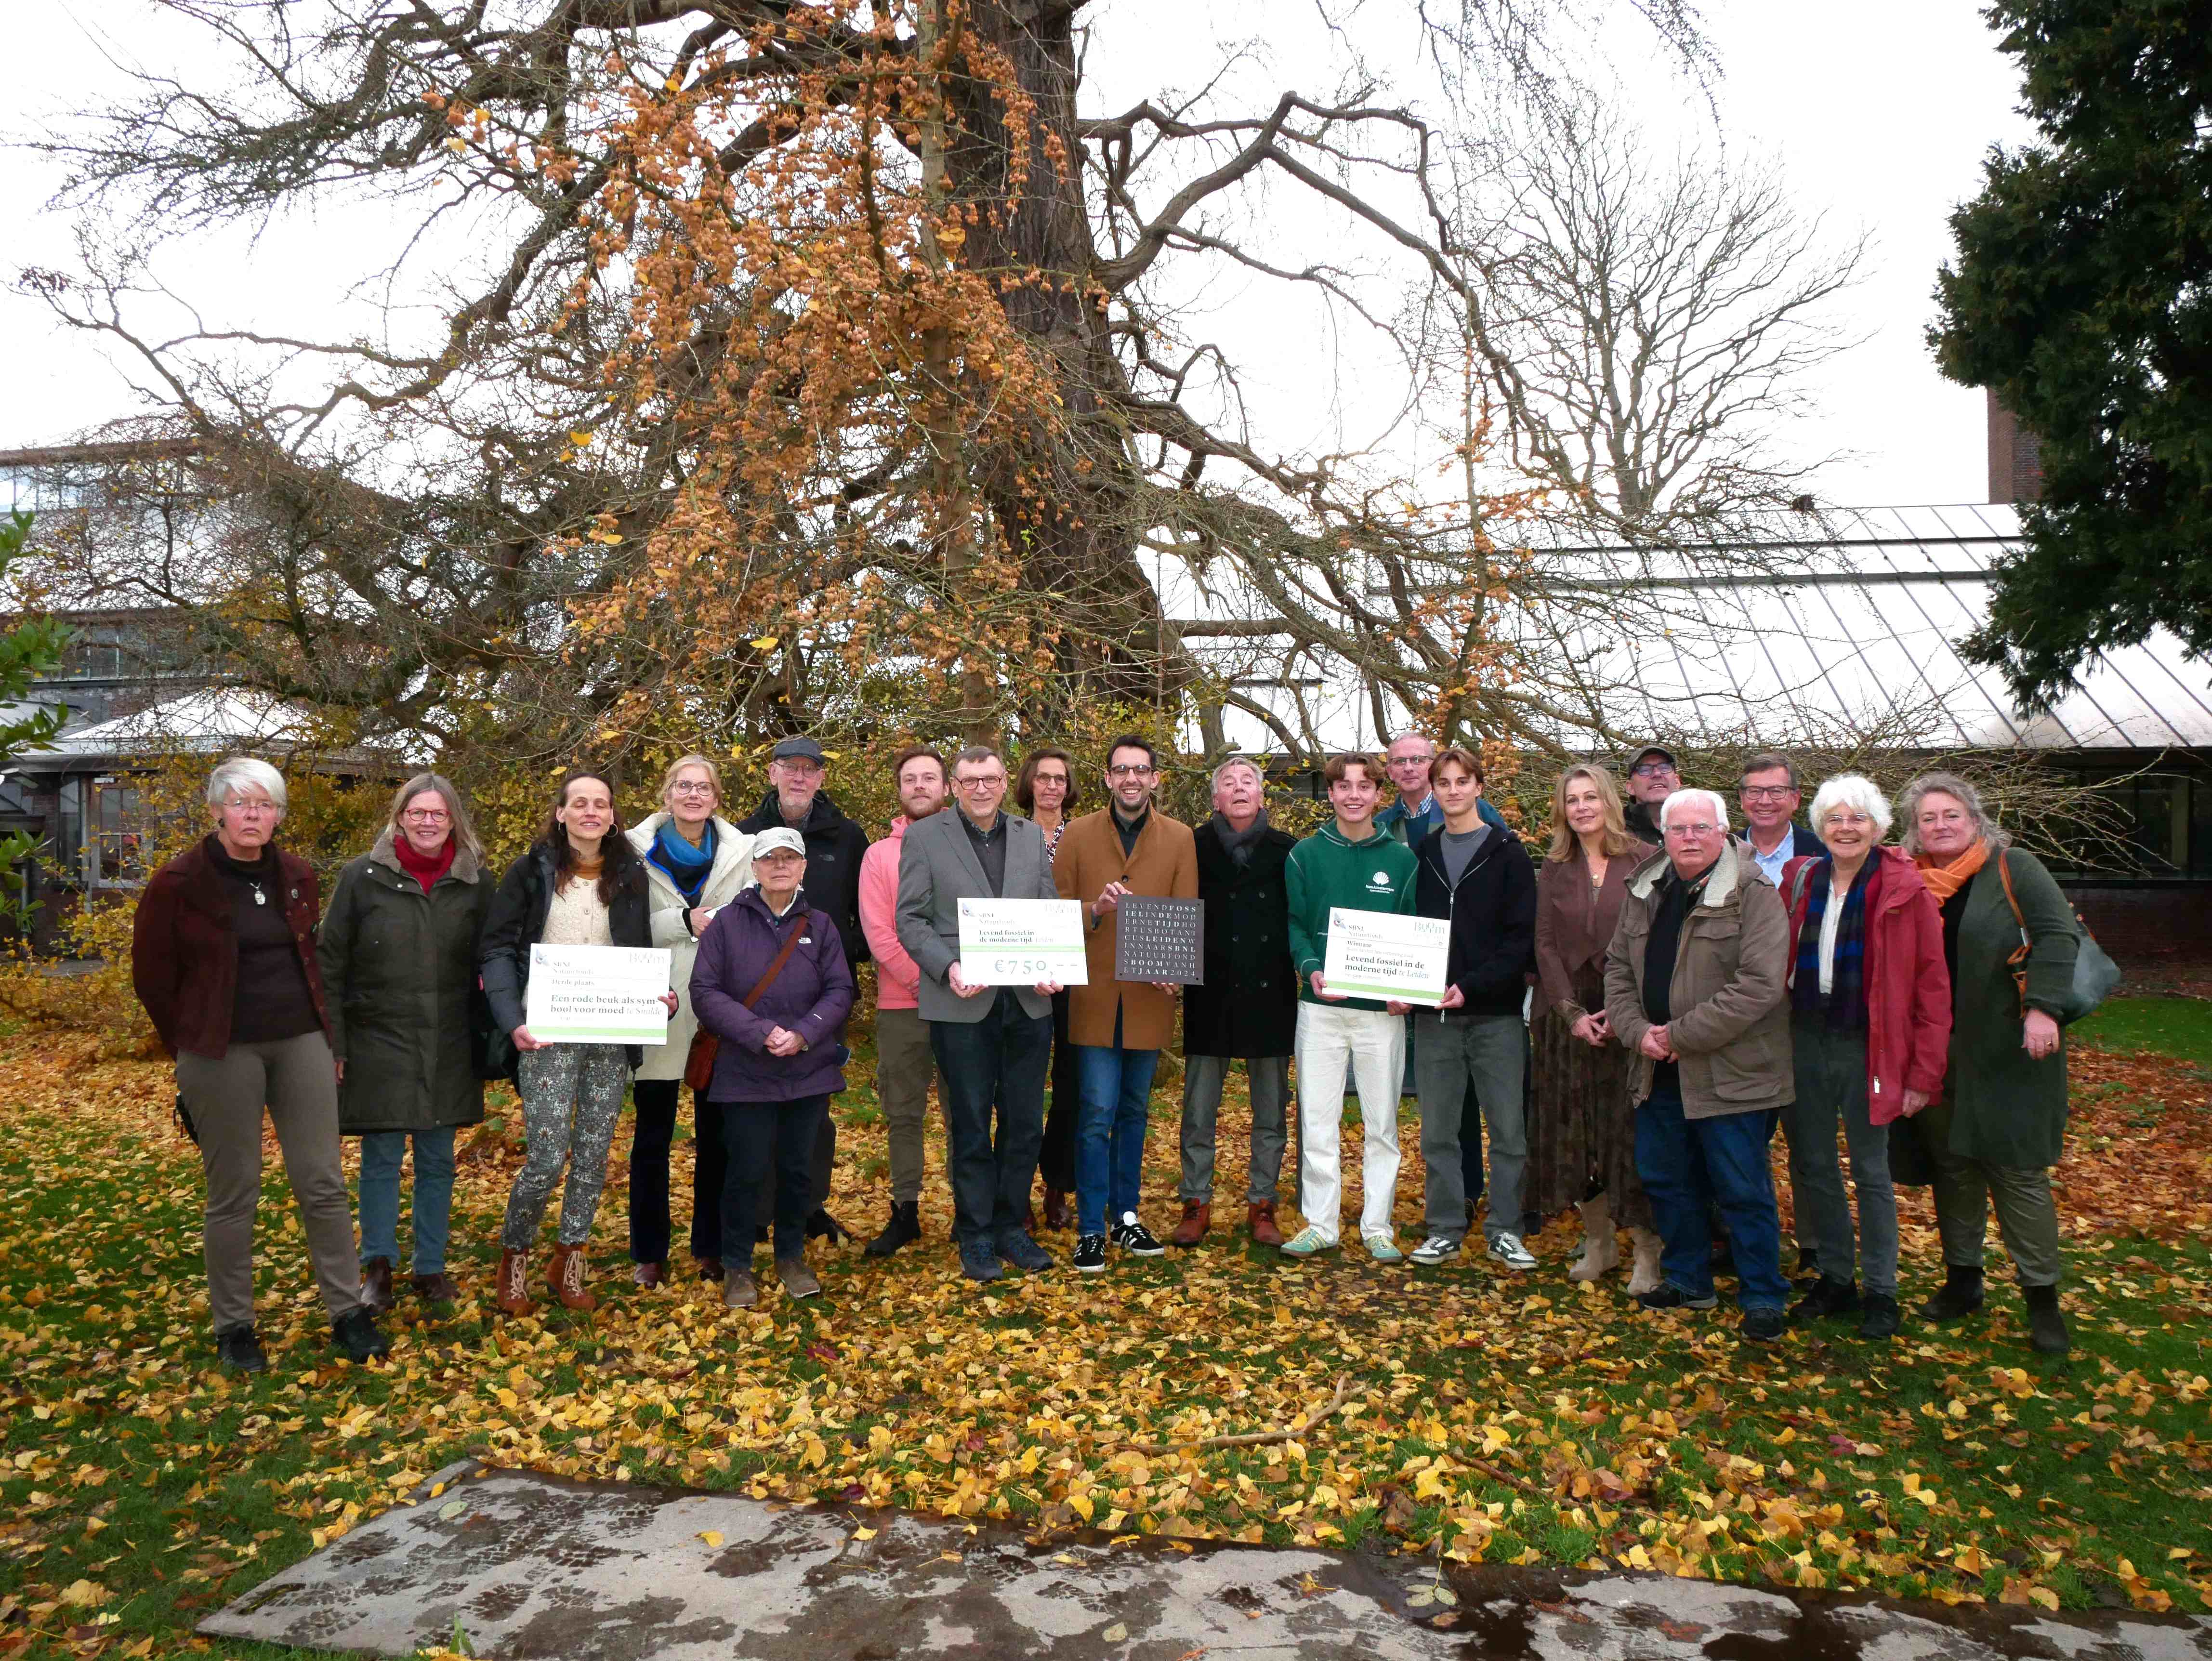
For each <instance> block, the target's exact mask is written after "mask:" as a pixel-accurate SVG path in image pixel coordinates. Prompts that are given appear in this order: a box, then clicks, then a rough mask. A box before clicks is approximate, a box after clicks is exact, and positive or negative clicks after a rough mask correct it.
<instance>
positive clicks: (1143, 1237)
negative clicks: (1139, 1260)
mask: <svg viewBox="0 0 2212 1661" xmlns="http://www.w3.org/2000/svg"><path fill="white" fill-rule="evenodd" d="M1107 1238H1109V1239H1110V1240H1111V1241H1113V1243H1114V1244H1115V1245H1117V1246H1119V1247H1121V1250H1124V1251H1126V1252H1127V1253H1128V1254H1129V1255H1130V1256H1132V1257H1164V1256H1167V1253H1168V1249H1167V1248H1166V1247H1165V1246H1164V1245H1162V1244H1160V1243H1159V1241H1158V1240H1157V1239H1156V1238H1153V1235H1152V1230H1150V1229H1149V1228H1146V1226H1144V1225H1143V1224H1142V1223H1140V1222H1139V1221H1138V1220H1137V1214H1136V1213H1135V1212H1133V1211H1125V1212H1123V1213H1122V1214H1121V1221H1120V1222H1118V1223H1116V1224H1115V1225H1114V1226H1113V1227H1112V1228H1111V1229H1109V1230H1108V1231H1107Z"/></svg>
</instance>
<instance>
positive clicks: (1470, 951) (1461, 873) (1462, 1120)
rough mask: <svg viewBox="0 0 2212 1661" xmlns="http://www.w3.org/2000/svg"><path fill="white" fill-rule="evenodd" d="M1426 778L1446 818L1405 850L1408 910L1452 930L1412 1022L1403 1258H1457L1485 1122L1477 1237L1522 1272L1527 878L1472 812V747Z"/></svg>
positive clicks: (1532, 889) (1527, 1264)
mask: <svg viewBox="0 0 2212 1661" xmlns="http://www.w3.org/2000/svg"><path fill="white" fill-rule="evenodd" d="M1434 784H1435V788H1436V793H1437V800H1438V801H1439V802H1441V803H1442V804H1443V810H1444V822H1443V828H1442V829H1441V830H1440V831H1436V832H1434V833H1432V834H1431V836H1430V837H1428V839H1427V840H1426V841H1425V842H1424V843H1422V844H1421V851H1420V852H1419V854H1418V855H1415V856H1414V858H1415V861H1416V874H1415V877H1414V887H1413V909H1414V910H1415V912H1416V913H1417V914H1418V915H1419V916H1424V917H1436V918H1440V919H1444V920H1447V921H1449V923H1450V925H1451V935H1450V948H1449V952H1448V954H1447V956H1446V958H1445V969H1444V974H1445V987H1444V995H1443V1003H1442V1004H1441V1005H1439V1006H1438V1007H1436V1008H1434V1009H1423V1010H1419V1011H1418V1012H1416V1013H1415V1015H1414V1018H1413V1019H1414V1024H1415V1025H1416V1026H1417V1027H1418V1028H1419V1031H1420V1035H1421V1037H1420V1051H1419V1054H1420V1066H1419V1085H1420V1096H1421V1157H1422V1159H1424V1161H1425V1163H1426V1165H1427V1167H1428V1190H1427V1213H1428V1235H1427V1238H1425V1239H1424V1240H1423V1241H1422V1243H1421V1244H1420V1245H1419V1247H1417V1248H1416V1249H1415V1250H1413V1253H1412V1256H1413V1261H1414V1262H1417V1263H1425V1264H1431V1265H1433V1264H1437V1263H1441V1262H1445V1261H1446V1260H1447V1259H1449V1258H1450V1257H1452V1256H1455V1255H1457V1253H1458V1251H1459V1250H1460V1244H1461V1241H1462V1238H1464V1237H1465V1235H1466V1233H1467V1229H1468V1202H1467V1192H1466V1188H1465V1185H1464V1178H1463V1177H1462V1171H1463V1170H1464V1168H1465V1162H1466V1159H1467V1158H1468V1156H1470V1155H1471V1154H1472V1153H1473V1151H1474V1148H1475V1147H1480V1145H1481V1141H1482V1121H1483V1120H1485V1119H1487V1120H1488V1121H1489V1122H1490V1181H1489V1183H1488V1184H1487V1187H1488V1190H1489V1194H1490V1212H1489V1215H1488V1217H1487V1219H1486V1221H1485V1224H1484V1228H1483V1232H1484V1234H1485V1235H1486V1237H1487V1238H1488V1241H1489V1246H1490V1255H1491V1256H1492V1257H1493V1258H1495V1259H1496V1260H1497V1261H1498V1262H1501V1263H1504V1265H1505V1266H1506V1267H1507V1268H1508V1269H1518V1270H1522V1271H1523V1272H1526V1271H1527V1270H1529V1269H1534V1268H1535V1267H1536V1259H1535V1257H1534V1256H1533V1255H1532V1254H1531V1253H1530V1252H1529V1250H1528V1247H1527V1246H1526V1245H1524V1244H1522V1239H1521V1177H1522V1171H1523V1169H1524V1167H1525V1166H1526V1165H1527V1163H1528V1121H1527V1117H1526V1114H1525V1112H1524V1109H1523V1098H1522V1080H1523V1079H1524V1078H1525V1076H1526V1070H1527V1067H1528V1043H1527V1038H1526V1036H1525V1032H1524V1029H1523V1027H1522V1020H1521V1007H1522V998H1523V997H1524V995H1525V994H1526V991H1527V983H1526V981H1525V979H1524V977H1525V975H1526V974H1527V971H1528V969H1529V968H1530V967H1531V966H1533V965H1534V962H1535V959H1536V873H1535V868H1534V867H1533V866H1532V865H1531V864H1530V863H1529V862H1528V850H1527V849H1525V848H1523V847H1522V845H1521V839H1520V837H1516V836H1515V835H1513V833H1512V832H1511V831H1504V832H1502V833H1501V832H1499V831H1496V830H1493V829H1492V827H1491V826H1490V825H1488V824H1485V823H1484V822H1483V819H1482V817H1481V815H1480V813H1479V812H1477V811H1476V805H1477V804H1478V803H1479V802H1480V800H1482V763H1481V761H1480V758H1478V757H1476V756H1475V755H1474V753H1473V752H1472V751H1467V750H1463V749H1459V748H1453V749H1449V750H1447V751H1444V752H1443V754H1442V755H1440V756H1438V757H1437V765H1436V772H1435V775H1434ZM1392 1007H1393V1008H1398V1007H1402V1006H1397V1005H1393V1006H1392ZM1470 1098H1471V1099H1470Z"/></svg>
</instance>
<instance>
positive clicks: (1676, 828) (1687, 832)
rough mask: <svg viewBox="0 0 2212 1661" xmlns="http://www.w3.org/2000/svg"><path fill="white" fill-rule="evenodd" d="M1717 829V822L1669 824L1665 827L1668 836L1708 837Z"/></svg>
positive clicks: (1718, 827)
mask: <svg viewBox="0 0 2212 1661" xmlns="http://www.w3.org/2000/svg"><path fill="white" fill-rule="evenodd" d="M1719 829H1720V826H1718V825H1717V824H1670V825H1668V827H1667V834H1668V836H1670V837H1710V836H1711V835H1712V834H1713V832H1714V831H1717V830H1719Z"/></svg>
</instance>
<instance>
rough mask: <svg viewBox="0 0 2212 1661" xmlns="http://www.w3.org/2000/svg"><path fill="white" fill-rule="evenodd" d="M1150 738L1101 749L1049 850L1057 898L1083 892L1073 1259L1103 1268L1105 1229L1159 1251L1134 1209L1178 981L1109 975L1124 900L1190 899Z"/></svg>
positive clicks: (1132, 1250) (1190, 859) (1136, 1252)
mask: <svg viewBox="0 0 2212 1661" xmlns="http://www.w3.org/2000/svg"><path fill="white" fill-rule="evenodd" d="M1159 782H1160V773H1159V763H1158V757H1157V756H1156V754H1155V752H1154V751H1153V749H1152V740H1151V739H1146V738H1144V737H1141V736H1139V734H1137V733H1123V734H1121V737H1119V738H1117V739H1115V740H1114V742H1113V743H1112V744H1111V745H1109V746H1108V747H1107V751H1106V793H1107V800H1106V806H1103V807H1102V808H1100V809H1099V810H1098V811H1097V812H1095V813H1085V815H1084V816H1083V817H1082V818H1079V819H1076V820H1074V821H1073V822H1072V823H1071V824H1069V825H1068V827H1067V830H1066V834H1064V835H1063V836H1062V837H1060V850H1059V852H1058V853H1056V854H1055V855H1054V856H1053V867H1052V870H1053V879H1054V882H1055V883H1056V884H1057V885H1058V886H1059V891H1060V898H1062V899H1064V900H1080V901H1081V902H1083V908H1084V920H1085V924H1086V925H1087V928H1086V934H1085V956H1086V957H1087V958H1088V960H1089V963H1090V967H1091V981H1090V984H1089V985H1087V986H1078V987H1071V988H1070V989H1069V990H1068V1001H1067V1032H1068V1037H1069V1038H1070V1039H1071V1040H1072V1041H1073V1043H1074V1045H1075V1074H1076V1081H1077V1086H1078V1088H1079V1091H1080V1092H1081V1094H1080V1097H1079V1099H1080V1101H1081V1103H1082V1107H1081V1110H1080V1112H1079V1117H1078V1118H1077V1120H1076V1124H1075V1234H1076V1240H1075V1256H1074V1258H1073V1262H1074V1265H1075V1267H1076V1268H1077V1269H1081V1270H1083V1271H1085V1273H1087V1274H1097V1272H1099V1271H1100V1270H1102V1269H1104V1268H1105V1267H1106V1246H1107V1244H1108V1242H1109V1239H1110V1241H1111V1242H1112V1244H1114V1245H1115V1246H1116V1247H1117V1248H1119V1249H1120V1250H1122V1251H1125V1252H1127V1253H1129V1254H1130V1255H1131V1256H1138V1257H1157V1256H1159V1255H1160V1254H1161V1253H1162V1252H1163V1251H1164V1250H1166V1248H1165V1247H1164V1246H1162V1245H1161V1244H1160V1243H1159V1241H1158V1238H1155V1237H1154V1236H1153V1234H1152V1231H1151V1230H1149V1229H1147V1228H1146V1226H1145V1225H1144V1222H1143V1220H1142V1219H1140V1218H1139V1216H1138V1214H1137V1202H1138V1198H1139V1193H1138V1189H1139V1180H1140V1178H1141V1177H1142V1175H1143V1171H1144V1161H1145V1130H1146V1125H1147V1123H1148V1122H1149V1114H1150V1110H1151V1105H1152V1073H1153V1070H1154V1068H1157V1067H1158V1063H1159V1059H1160V1051H1161V1050H1162V1049H1163V1048H1164V1046H1165V1045H1166V1043H1167V1042H1168V1040H1169V1039H1170V1038H1171V1037H1174V1036H1175V1018H1176V998H1177V996H1178V995H1180V994H1181V993H1182V988H1181V987H1178V986H1165V985H1163V986H1146V985H1140V984H1139V983H1134V982H1131V981H1117V980H1115V978H1114V967H1115V956H1116V952H1117V948H1118V946H1119V944H1120V933H1121V914H1120V908H1121V902H1122V901H1123V900H1125V899H1127V898H1128V897H1131V896H1132V895H1143V896H1146V897H1151V898H1156V899H1185V900H1188V899H1196V898H1197V897H1198V844H1197V843H1196V842H1195V841H1194V840H1193V838H1192V837H1191V831H1190V827H1189V826H1188V825H1187V824H1183V823H1182V821H1181V820H1179V819H1171V818H1168V816H1167V815H1166V814H1164V813H1162V812H1158V811H1157V810H1156V809H1155V808H1154V807H1153V806H1152V793H1153V792H1154V791H1155V790H1157V789H1158V788H1159Z"/></svg>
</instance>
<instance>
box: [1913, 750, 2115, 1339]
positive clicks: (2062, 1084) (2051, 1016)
mask: <svg viewBox="0 0 2212 1661" xmlns="http://www.w3.org/2000/svg"><path fill="white" fill-rule="evenodd" d="M1897 816H1898V818H1899V820H1900V821H1902V822H1903V824H1904V826H1905V837H1904V842H1905V851H1906V852H1907V853H1909V854H1911V855H1912V856H1913V858H1914V861H1915V862H1916V863H1917V865H1918V866H1919V867H1920V875H1921V879H1922V880H1923V881H1924V882H1925V883H1926V884H1927V885H1928V887H1929V891H1930V892H1932V893H1933V894H1934V895H1935V896H1936V902H1937V904H1939V905H1941V906H1942V910H1943V950H1944V957H1945V958H1946V960H1947V961H1948V963H1949V964H1950V969H1951V1064H1950V1068H1949V1071H1948V1074H1947V1075H1946V1077H1945V1080H1944V1085H1943V1093H1942V1097H1941V1098H1939V1099H1937V1100H1936V1101H1935V1102H1933V1103H1930V1104H1929V1106H1928V1107H1926V1108H1925V1109H1923V1110H1922V1112H1921V1114H1920V1116H1919V1121H1918V1129H1919V1132H1920V1135H1921V1138H1922V1141H1923V1143H1924V1144H1925V1146H1926V1147H1927V1149H1928V1152H1929V1156H1930V1157H1931V1159H1932V1160H1933V1162H1934V1165H1935V1168H1936V1175H1935V1189H1936V1223H1937V1226H1938V1227H1939V1229H1940V1230H1941V1232H1942V1239H1943V1265H1944V1272H1945V1278H1944V1282H1943V1287H1942V1290H1941V1291H1940V1292H1938V1293H1936V1295H1935V1297H1933V1298H1931V1299H1929V1301H1928V1302H1927V1304H1926V1305H1923V1307H1922V1310H1921V1313H1922V1314H1923V1315H1924V1316H1926V1317H1928V1318H1929V1320H1932V1321H1952V1320H1956V1319H1958V1318H1959V1317H1961V1316H1964V1315H1968V1314H1971V1313H1972V1312H1973V1311H1975V1310H1978V1309H1979V1308H1980V1307H1981V1306H1982V1297H1983V1290H1982V1246H1983V1240H1984V1236H1985V1235H1986V1233H1987V1232H1988V1227H1989V1210H1990V1202H1991V1201H1992V1200H1994V1201H1995V1202H1996V1214H1997V1230H1998V1232H1999V1233H2000V1234H2002V1237H2003V1238H2004V1244H2005V1250H2007V1251H2008V1252H2010V1253H2011V1254H2012V1261H2013V1268H2014V1269H2015V1271H2016V1272H2017V1273H2018V1275H2019V1276H2020V1284H2021V1294H2022V1296H2023V1297H2024V1298H2025V1299H2026V1300H2027V1311H2028V1328H2029V1338H2030V1342H2032V1343H2033V1345H2034V1347H2035V1348H2037V1349H2039V1350H2041V1351H2043V1352H2044V1353H2045V1354H2064V1353H2065V1351H2066V1349H2067V1347H2068V1342H2069V1339H2068V1334H2067V1330H2066V1317H2065V1316H2064V1315H2063V1314H2062V1313H2061V1312H2060V1311H2059V1307H2058V1276H2059V1256H2058V1212H2057V1206H2056V1205H2055V1204H2054V1202H2052V1199H2051V1166H2053V1165H2057V1163H2058V1156H2059V1154H2060V1153H2061V1152H2062V1151H2063V1147H2064V1146H2065V1141H2066V1048H2065V1040H2064V1038H2063V1036H2062V1035H2061V1033H2060V1031H2059V1029H2058V1022H2057V1012H2058V1010H2059V1008H2060V1007H2061V1000H2062V999H2063V996H2064V995H2065V993H2066V991H2067V989H2068V988H2069V985H2070V984H2071V983H2072V981H2073V978H2074V958H2075V953H2076V952H2078V951H2079V950H2080V948H2081V933H2080V928H2079V925H2078V924H2077V923H2076V922H2075V917H2074V909H2073V907H2072V906H2070V905H2069V904H2067V901H2066V897H2065V895H2064V894H2063V893H2062V892H2060V891H2059V887H2058V885H2057V882H2056V881H2055V880H2053V879H2052V878H2051V873H2050V872H2049V871H2047V870H2045V868H2044V866H2043V863H2042V861H2039V860H2038V859H2037V858H2036V857H2035V856H2034V855H2033V854H2027V853H2023V852H2022V851H2021V850H2020V849H2017V848H2012V847H2008V846H2007V843H2008V842H2009V840H2010V838H2008V837H2007V836H2006V835H2005V833H2004V832H2003V831H2000V830H1999V829H1998V828H1997V827H1996V824H1995V823H1994V822H1993V821H1992V820H1991V819H1990V817H1989V815H1988V814H1987V813H1986V812H1984V811H1983V807H1982V801H1981V797H1980V795H1979V794H1978V793H1977V792H1976V791H1975V789H1974V787H1973V786H1972V785H1971V784H1969V783H1967V782H1966V780H1964V779H1962V778H1960V777H1958V776H1956V775H1955V774H1951V773H1923V774H1922V775H1921V776H1919V777H1918V778H1917V779H1915V780H1913V781H1912V782H1911V783H1910V784H1908V785H1907V786H1905V792H1904V794H1902V795H1901V796H1900V797H1899V799H1898V814H1897ZM2015 905H2016V906H2017V910H2015ZM2023 931H2024V932H2025V933H2026V934H2027V946H2028V951H2027V957H2026V958H2025V960H2024V961H2023V962H2022V963H2021V964H2019V965H2018V967H2019V969H2020V970H2021V971H2022V972H2021V977H2020V978H2018V979H2015V963H2014V958H2015V955H2016V954H2017V953H2018V952H2019V950H2020V947H2021V934H2022V933H2023Z"/></svg>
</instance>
